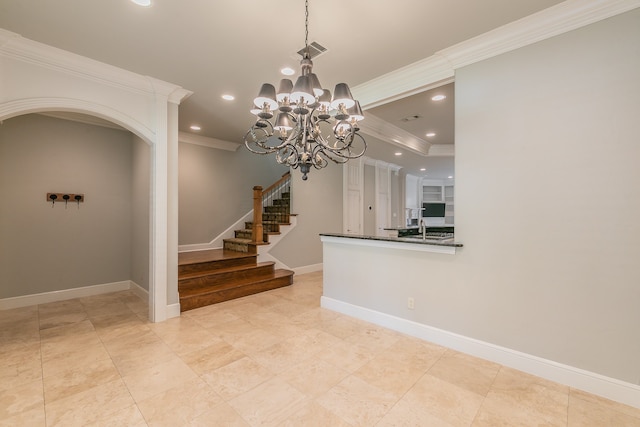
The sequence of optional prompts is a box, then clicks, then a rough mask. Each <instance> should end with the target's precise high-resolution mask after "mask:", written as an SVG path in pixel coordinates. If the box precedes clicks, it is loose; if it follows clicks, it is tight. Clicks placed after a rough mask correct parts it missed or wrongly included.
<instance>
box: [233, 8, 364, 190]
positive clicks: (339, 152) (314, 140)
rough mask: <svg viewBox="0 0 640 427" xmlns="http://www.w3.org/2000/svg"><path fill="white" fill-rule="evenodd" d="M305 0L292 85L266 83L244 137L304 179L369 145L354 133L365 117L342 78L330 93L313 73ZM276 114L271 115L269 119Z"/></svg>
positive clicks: (253, 147)
mask: <svg viewBox="0 0 640 427" xmlns="http://www.w3.org/2000/svg"><path fill="white" fill-rule="evenodd" d="M308 34H309V1H308V0H306V1H305V41H304V43H305V49H304V50H303V52H304V54H303V57H302V60H301V61H300V68H301V74H300V76H299V77H298V78H297V79H296V82H295V84H294V83H293V82H292V81H291V80H289V79H282V80H280V83H279V84H278V91H277V92H276V89H275V87H274V86H273V85H271V84H269V83H264V84H263V85H262V87H261V88H260V91H259V93H258V96H257V97H256V98H255V100H254V104H255V108H252V109H251V112H252V113H253V114H255V115H256V116H257V120H256V122H255V123H254V124H253V126H251V128H250V129H249V131H248V132H247V133H246V134H245V136H244V144H245V146H246V147H247V149H248V150H249V151H251V152H253V153H256V154H275V158H276V161H277V162H278V163H280V164H285V165H287V166H289V167H291V168H293V169H300V172H302V179H303V180H306V179H307V174H308V173H309V171H310V170H311V168H312V167H313V168H315V169H322V168H324V167H326V166H327V165H328V164H329V162H330V161H331V162H334V163H337V164H340V163H346V162H347V161H348V160H351V159H356V158H358V157H361V156H362V155H363V154H364V152H365V151H366V149H367V143H366V141H365V139H364V138H363V137H362V135H360V134H359V133H358V131H359V130H360V128H359V127H358V122H359V121H361V120H363V119H364V114H363V113H362V108H361V107H360V103H359V102H357V101H356V100H355V99H354V98H353V96H352V94H351V90H350V89H349V86H348V85H347V84H346V83H338V84H337V85H336V86H335V90H334V91H333V97H332V96H331V92H330V91H329V90H327V89H324V88H323V87H322V86H321V84H320V79H319V78H318V76H317V75H316V74H315V73H314V72H313V62H312V61H311V57H310V54H309V43H308ZM274 114H275V120H273V122H272V121H271V119H273V117H274Z"/></svg>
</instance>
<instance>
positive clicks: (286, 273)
mask: <svg viewBox="0 0 640 427" xmlns="http://www.w3.org/2000/svg"><path fill="white" fill-rule="evenodd" d="M292 276H293V271H291V270H284V269H278V270H274V271H273V272H271V273H269V274H265V275H264V276H263V277H259V278H256V277H251V278H246V279H239V280H232V281H229V282H228V283H224V284H219V285H216V286H212V287H210V288H201V289H186V290H181V291H180V299H181V300H182V299H183V298H190V297H194V296H200V295H207V294H214V293H219V292H221V291H228V290H231V289H236V288H242V287H246V286H256V287H259V285H260V284H262V283H266V282H269V281H273V280H276V279H280V278H283V277H292Z"/></svg>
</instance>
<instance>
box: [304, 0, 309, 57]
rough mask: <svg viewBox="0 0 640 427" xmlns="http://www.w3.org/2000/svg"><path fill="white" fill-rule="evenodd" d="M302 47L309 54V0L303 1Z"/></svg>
mask: <svg viewBox="0 0 640 427" xmlns="http://www.w3.org/2000/svg"><path fill="white" fill-rule="evenodd" d="M304 48H305V50H306V51H307V55H309V0H305V1H304Z"/></svg>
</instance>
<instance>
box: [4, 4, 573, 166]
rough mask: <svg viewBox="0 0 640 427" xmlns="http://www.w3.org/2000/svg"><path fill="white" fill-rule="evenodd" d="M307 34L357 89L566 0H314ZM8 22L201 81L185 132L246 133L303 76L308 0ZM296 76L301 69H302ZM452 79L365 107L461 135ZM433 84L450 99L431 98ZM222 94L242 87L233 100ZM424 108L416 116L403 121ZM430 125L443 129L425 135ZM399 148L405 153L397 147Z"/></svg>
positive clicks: (8, 10) (82, 9) (231, 137)
mask: <svg viewBox="0 0 640 427" xmlns="http://www.w3.org/2000/svg"><path fill="white" fill-rule="evenodd" d="M309 3H310V4H309V42H312V41H316V42H318V43H320V44H321V45H323V46H324V47H326V48H327V49H328V50H327V52H325V53H323V54H321V55H320V56H318V57H317V58H315V59H314V71H315V72H316V74H317V75H318V77H319V78H320V81H321V83H322V84H323V85H324V86H325V87H327V88H329V89H330V90H331V91H333V86H334V85H335V84H336V83H339V82H347V83H348V84H349V85H350V86H351V87H352V88H353V87H354V86H357V85H360V84H363V83H366V82H368V81H371V80H373V79H375V78H376V77H379V76H381V75H384V74H387V73H390V72H393V71H394V70H397V69H399V68H401V67H404V66H407V65H409V64H412V63H415V62H416V61H419V60H421V59H424V58H427V57H430V56H432V55H433V54H434V53H436V52H438V51H440V50H442V49H444V48H447V47H449V46H452V45H454V44H456V43H459V42H462V41H464V40H467V39H470V38H472V37H475V36H477V35H480V34H483V33H486V32H487V31H490V30H492V29H494V28H497V27H499V26H502V25H504V24H507V23H509V22H512V21H515V20H518V19H520V18H523V17H525V16H528V15H530V14H533V13H535V12H538V11H540V10H542V9H545V8H548V7H550V6H553V5H555V4H558V3H561V1H559V0H518V1H513V0H483V1H477V0H446V1H445V0H397V1H394V2H390V1H383V0H350V1H343V0H310V1H309ZM0 28H4V29H6V30H9V31H13V32H15V33H18V34H20V35H22V36H24V37H26V38H29V39H32V40H35V41H39V42H42V43H45V44H48V45H51V46H54V47H58V48H61V49H64V50H68V51H71V52H74V53H77V54H80V55H83V56H86V57H89V58H92V59H95V60H98V61H102V62H106V63H109V64H112V65H115V66H118V67H121V68H124V69H127V70H130V71H133V72H136V73H139V74H143V75H149V76H152V77H155V78H158V79H161V80H165V81H168V82H170V83H174V84H177V85H180V86H182V87H184V88H185V89H188V90H190V91H193V95H192V96H191V97H189V98H188V99H186V100H185V101H184V102H183V103H182V104H181V105H180V110H179V111H180V118H179V127H180V130H181V131H183V132H191V133H196V132H194V131H192V130H190V126H191V125H192V124H197V125H199V126H200V127H201V130H200V131H199V132H197V134H198V135H201V136H205V137H210V138H216V139H220V140H224V141H231V142H236V143H241V142H242V137H243V136H244V134H245V132H246V130H247V128H248V127H249V126H250V124H251V123H252V122H253V120H254V116H252V114H251V113H249V108H250V106H251V104H252V100H253V98H254V97H255V96H256V94H257V91H258V89H259V87H260V85H261V84H262V83H264V82H270V83H272V84H274V85H276V84H277V82H278V81H279V80H280V78H282V76H281V75H280V74H279V70H280V69H281V68H283V67H285V66H289V67H291V68H293V69H295V70H296V76H297V75H298V74H299V66H298V61H299V56H298V55H296V53H295V52H297V51H298V50H300V49H301V48H302V47H304V3H303V2H302V0H274V1H271V2H264V0H236V1H233V2H232V1H224V2H223V1H207V2H205V1H202V0H180V1H167V0H152V6H151V7H141V6H137V5H136V4H134V3H132V2H131V1H130V0H110V1H87V0H56V1H42V0H0ZM296 76H293V77H294V78H295V77H296ZM453 89H454V88H453V84H449V85H447V86H444V87H441V88H436V89H432V90H430V91H427V92H423V93H420V94H417V95H413V96H410V97H407V98H404V99H402V100H397V101H393V102H391V103H389V104H386V105H380V106H375V107H373V108H369V109H367V106H364V107H365V109H366V112H365V115H367V114H372V115H375V116H377V117H379V118H380V119H382V120H384V121H387V122H389V123H390V124H391V125H394V126H396V127H399V128H401V129H404V130H405V131H407V132H410V133H411V134H413V135H415V136H416V137H418V138H420V139H423V140H426V141H428V142H430V143H432V144H453V141H454V135H453V129H454V126H453V101H454V94H453ZM432 92H443V93H445V94H446V96H447V98H445V100H443V101H440V102H437V103H436V102H433V101H431V96H432V95H433V93H432ZM223 94H231V95H233V96H235V100H233V101H225V100H223V99H222V98H221V96H222V95H223ZM411 116H418V118H416V119H415V120H408V121H407V120H403V119H406V118H408V117H411ZM428 131H433V132H435V133H436V136H434V137H430V138H427V137H426V136H425V134H426V133H427V132H428ZM367 142H368V143H369V148H368V151H367V155H368V156H370V157H373V158H377V159H380V160H384V161H387V162H390V163H394V164H397V165H399V166H402V167H405V168H407V171H409V172H411V173H415V174H417V175H423V174H424V173H425V172H421V171H420V168H422V167H424V168H426V169H427V171H426V173H427V175H428V176H429V177H431V178H446V177H447V176H449V175H451V174H453V159H452V158H451V157H450V156H449V157H447V156H445V157H432V156H428V157H423V156H418V155H415V154H412V153H411V152H409V151H406V150H399V149H398V147H397V146H395V145H393V144H389V143H387V142H383V141H382V140H380V139H378V138H373V137H367ZM398 151H401V152H403V155H402V156H395V155H394V153H395V152H398Z"/></svg>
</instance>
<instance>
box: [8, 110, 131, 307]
mask: <svg viewBox="0 0 640 427" xmlns="http://www.w3.org/2000/svg"><path fill="white" fill-rule="evenodd" d="M131 166H132V165H131V134H130V133H129V132H124V131H119V130H114V129H108V128H103V127H97V126H92V125H85V124H80V123H75V122H70V121H66V120H59V119H54V118H50V117H45V116H41V115H25V116H19V117H15V118H12V119H9V120H5V121H4V122H3V124H2V125H1V126H0V197H1V198H2V203H0V298H7V297H15V296H21V295H29V294H35V293H41V292H50V291H55V290H60V289H70V288H75V287H82V286H89V285H95V284H104V283H111V282H118V281H123V280H129V278H130V277H131V276H130V271H131V262H130V258H131V245H130V236H129V235H130V233H131V226H132V222H131ZM47 192H70V193H84V195H85V202H84V203H81V204H80V207H79V208H78V206H77V205H76V204H75V203H69V204H68V206H67V207H66V208H65V205H64V203H56V204H55V206H53V207H52V205H51V203H47V202H46V200H45V199H46V193H47Z"/></svg>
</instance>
